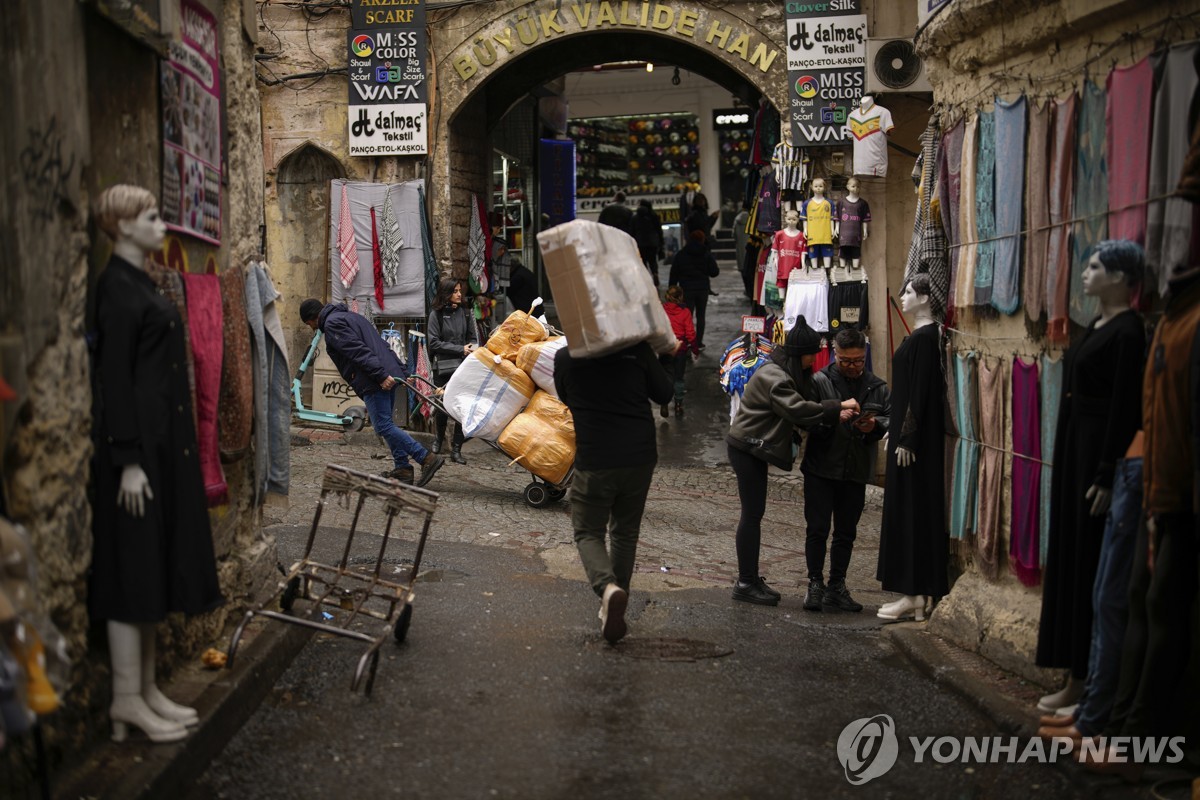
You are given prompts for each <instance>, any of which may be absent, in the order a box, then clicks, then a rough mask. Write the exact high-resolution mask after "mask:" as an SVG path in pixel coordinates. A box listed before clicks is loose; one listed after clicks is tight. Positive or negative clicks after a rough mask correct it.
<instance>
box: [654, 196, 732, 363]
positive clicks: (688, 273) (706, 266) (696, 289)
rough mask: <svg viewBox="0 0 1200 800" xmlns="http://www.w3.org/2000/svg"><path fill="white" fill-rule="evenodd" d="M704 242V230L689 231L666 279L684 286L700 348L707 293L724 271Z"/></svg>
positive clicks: (685, 302) (702, 342) (684, 295)
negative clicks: (694, 321) (693, 315)
mask: <svg viewBox="0 0 1200 800" xmlns="http://www.w3.org/2000/svg"><path fill="white" fill-rule="evenodd" d="M696 197H697V198H699V197H702V195H696ZM704 241H705V239H704V232H703V231H699V230H694V231H692V232H691V233H690V234H688V242H687V244H686V245H684V247H683V249H682V250H680V251H679V252H678V253H676V254H675V259H674V261H672V262H671V274H670V277H669V279H668V281H667V285H668V286H675V285H678V286H679V288H681V289H683V302H684V305H686V306H687V307H688V308H690V309H691V310H692V313H694V314H695V315H696V346H697V347H699V348H700V349H701V350H703V349H704V312H705V310H706V309H707V308H708V292H709V289H710V288H711V287H712V282H711V280H710V279H711V278H715V277H717V275H719V274H720V272H721V269H720V267H718V266H717V260H716V259H715V258H713V254H712V253H711V252H709V250H708V248H707V247H706V246H705V244H704Z"/></svg>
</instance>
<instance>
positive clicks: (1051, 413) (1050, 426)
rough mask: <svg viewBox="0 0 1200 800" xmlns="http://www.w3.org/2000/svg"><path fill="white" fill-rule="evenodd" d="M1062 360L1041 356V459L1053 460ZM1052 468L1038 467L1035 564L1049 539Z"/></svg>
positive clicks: (1043, 555)
mask: <svg viewBox="0 0 1200 800" xmlns="http://www.w3.org/2000/svg"><path fill="white" fill-rule="evenodd" d="M1063 371H1064V370H1063V360H1062V359H1061V358H1057V359H1052V358H1050V356H1048V355H1043V356H1042V382H1041V400H1042V460H1043V461H1045V462H1046V463H1047V464H1053V463H1054V436H1055V434H1056V433H1057V432H1058V410H1059V406H1060V405H1062V386H1063ZM1053 472H1054V468H1053V467H1046V468H1045V469H1043V470H1042V485H1041V506H1040V508H1039V509H1038V512H1039V513H1038V564H1045V563H1046V551H1047V548H1048V546H1049V542H1050V496H1051V494H1052V492H1051V491H1050V487H1051V478H1052V477H1053V474H1052V473H1053Z"/></svg>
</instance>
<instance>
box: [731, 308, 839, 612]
mask: <svg viewBox="0 0 1200 800" xmlns="http://www.w3.org/2000/svg"><path fill="white" fill-rule="evenodd" d="M820 348H821V337H820V336H819V335H818V334H817V332H816V331H814V330H813V329H812V328H810V327H809V326H808V323H807V322H806V321H805V320H804V317H800V318H799V319H798V320H796V326H795V327H794V328H792V329H791V330H790V331H788V334H787V338H786V339H785V340H784V343H783V345H782V346H780V347H777V348H775V350H774V351H773V352H772V353H771V360H770V361H768V362H767V363H766V364H763V365H762V366H761V367H759V368H758V370H757V371H756V372H755V373H754V375H753V376H751V378H750V381H749V382H748V383H747V384H746V389H745V392H744V393H743V395H742V402H741V405H740V406H739V407H738V410H737V414H736V415H734V418H733V424H732V425H730V427H729V435H728V436H726V437H725V442H726V444H728V445H729V463H730V465H731V466H732V467H733V472H734V474H735V475H736V476H737V484H738V498H739V499H740V500H741V503H742V515H741V518H740V519H739V520H738V527H737V540H736V541H737V557H738V581H737V583H736V584H735V585H734V587H733V599H734V600H742V601H744V602H747V603H758V604H759V605H764V606H774V605H778V604H779V597H780V596H779V592H777V591H775V590H774V589H772V588H771V587H770V586H768V585H767V582H766V581H764V580H763V578H762V576H760V575H759V574H758V554H759V548H760V543H761V541H762V518H763V514H764V513H766V510H767V467H768V466H769V465H771V464H774V465H775V466H776V467H779V468H780V469H784V470H789V471H790V470H791V469H792V463H793V462H794V460H795V454H794V451H793V449H792V442H793V438H794V437H795V436H796V435H797V434H796V428H798V427H799V428H811V427H813V426H815V425H818V424H822V423H824V424H826V425H834V424H837V422H838V420H839V419H843V420H847V419H850V418H852V417H853V415H854V414H855V413H856V412H857V411H858V401H857V400H854V399H850V400H843V401H839V400H822V401H820V402H817V401H814V400H810V399H809V398H815V397H816V392H815V391H814V389H813V385H812V379H813V378H812V365H813V361H814V360H815V358H816V353H817V351H818V350H819V349H820Z"/></svg>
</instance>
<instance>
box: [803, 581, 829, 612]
mask: <svg viewBox="0 0 1200 800" xmlns="http://www.w3.org/2000/svg"><path fill="white" fill-rule="evenodd" d="M824 597H825V581H823V580H821V579H820V578H809V579H808V591H807V592H805V594H804V610H805V611H820V610H821V600H822V599H823V598H824Z"/></svg>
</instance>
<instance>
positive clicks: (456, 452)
mask: <svg viewBox="0 0 1200 800" xmlns="http://www.w3.org/2000/svg"><path fill="white" fill-rule="evenodd" d="M450 460H451V461H453V462H454V463H455V464H466V463H467V460H466V459H465V458H463V454H462V445H461V444H456V445H452V446H451V447H450Z"/></svg>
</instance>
